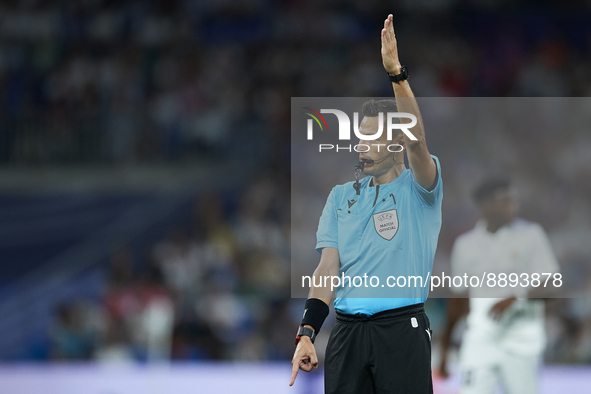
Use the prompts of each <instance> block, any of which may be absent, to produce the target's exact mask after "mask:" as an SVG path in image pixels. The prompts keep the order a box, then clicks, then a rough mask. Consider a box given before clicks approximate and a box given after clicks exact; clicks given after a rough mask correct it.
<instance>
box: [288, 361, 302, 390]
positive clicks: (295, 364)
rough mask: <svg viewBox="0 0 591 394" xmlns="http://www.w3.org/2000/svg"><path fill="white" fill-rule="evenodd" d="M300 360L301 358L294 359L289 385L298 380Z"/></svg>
mask: <svg viewBox="0 0 591 394" xmlns="http://www.w3.org/2000/svg"><path fill="white" fill-rule="evenodd" d="M300 361H301V360H299V359H298V360H297V362H294V360H292V364H293V367H292V368H291V379H290V381H289V385H290V386H293V383H294V382H295V380H296V377H297V376H298V371H299V370H300Z"/></svg>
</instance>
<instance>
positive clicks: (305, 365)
mask: <svg viewBox="0 0 591 394" xmlns="http://www.w3.org/2000/svg"><path fill="white" fill-rule="evenodd" d="M300 369H301V370H302V371H305V372H310V371H311V370H313V369H314V367H313V366H312V363H311V362H310V361H307V362H302V363H301V364H300Z"/></svg>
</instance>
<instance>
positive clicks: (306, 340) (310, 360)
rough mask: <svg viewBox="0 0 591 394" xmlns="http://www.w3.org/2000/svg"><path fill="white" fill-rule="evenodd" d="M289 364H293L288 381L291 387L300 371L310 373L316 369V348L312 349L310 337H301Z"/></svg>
mask: <svg viewBox="0 0 591 394" xmlns="http://www.w3.org/2000/svg"><path fill="white" fill-rule="evenodd" d="M291 363H292V364H293V368H292V369H291V380H290V381H289V385H290V386H293V383H294V382H295V380H296V376H298V371H299V370H300V369H301V370H304V371H306V372H310V371H311V370H312V369H316V368H318V357H317V356H316V348H315V347H314V344H313V343H312V340H310V337H308V336H302V337H301V339H300V342H299V343H298V346H297V347H296V350H295V353H294V355H293V359H292V360H291Z"/></svg>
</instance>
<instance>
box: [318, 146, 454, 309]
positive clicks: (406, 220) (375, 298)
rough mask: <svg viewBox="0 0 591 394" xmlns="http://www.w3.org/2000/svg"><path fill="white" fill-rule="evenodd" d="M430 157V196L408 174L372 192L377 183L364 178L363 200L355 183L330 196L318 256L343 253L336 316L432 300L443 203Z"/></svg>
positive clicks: (370, 178) (437, 178)
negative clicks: (431, 282)
mask: <svg viewBox="0 0 591 394" xmlns="http://www.w3.org/2000/svg"><path fill="white" fill-rule="evenodd" d="M431 157H432V158H433V160H434V161H435V164H436V165H437V176H436V183H435V185H434V186H433V187H432V188H431V190H430V191H429V190H427V189H425V188H423V187H422V186H421V185H419V184H418V183H417V181H416V180H415V178H414V176H413V175H412V171H411V170H410V169H408V168H407V169H405V170H404V171H403V172H402V173H401V174H400V176H399V177H398V178H396V179H395V180H393V181H392V182H390V183H388V184H383V185H377V186H373V181H372V177H371V176H368V177H365V178H364V179H362V180H361V181H360V183H361V189H360V195H357V192H356V191H355V189H354V188H353V183H354V182H348V183H346V184H344V185H337V186H335V187H334V188H333V189H332V191H331V192H330V195H329V196H328V199H327V201H326V205H325V207H324V210H323V211H322V216H321V217H320V222H319V224H318V232H317V233H316V239H317V243H316V250H318V252H321V251H322V248H325V247H332V248H336V249H338V250H339V255H340V259H341V268H340V270H339V277H340V278H341V279H342V283H341V285H340V286H339V287H337V288H336V290H335V291H336V299H335V301H334V307H335V309H336V310H337V311H339V312H342V313H348V314H357V313H362V314H365V315H372V314H374V313H377V312H381V311H384V310H388V309H394V308H400V307H404V306H407V305H412V304H417V303H420V302H425V300H426V299H427V295H428V292H429V285H428V282H429V280H430V273H431V271H432V267H433V257H434V256H435V250H436V248H437V238H438V236H439V230H440V229H441V201H442V198H443V184H442V181H441V167H440V164H439V159H438V158H437V157H436V156H433V155H431ZM364 275H366V277H365V278H364ZM355 277H358V278H355ZM372 277H377V278H373V279H372ZM348 278H350V279H348ZM362 281H363V283H362ZM378 281H379V283H378Z"/></svg>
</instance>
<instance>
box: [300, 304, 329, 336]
mask: <svg viewBox="0 0 591 394" xmlns="http://www.w3.org/2000/svg"><path fill="white" fill-rule="evenodd" d="M328 311H329V309H328V305H326V304H325V303H324V301H321V300H319V299H318V298H309V299H308V300H307V301H306V307H305V309H304V317H303V318H302V326H306V325H308V326H312V328H313V329H314V331H316V335H318V332H320V327H322V324H323V323H324V320H325V319H326V316H328Z"/></svg>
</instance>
